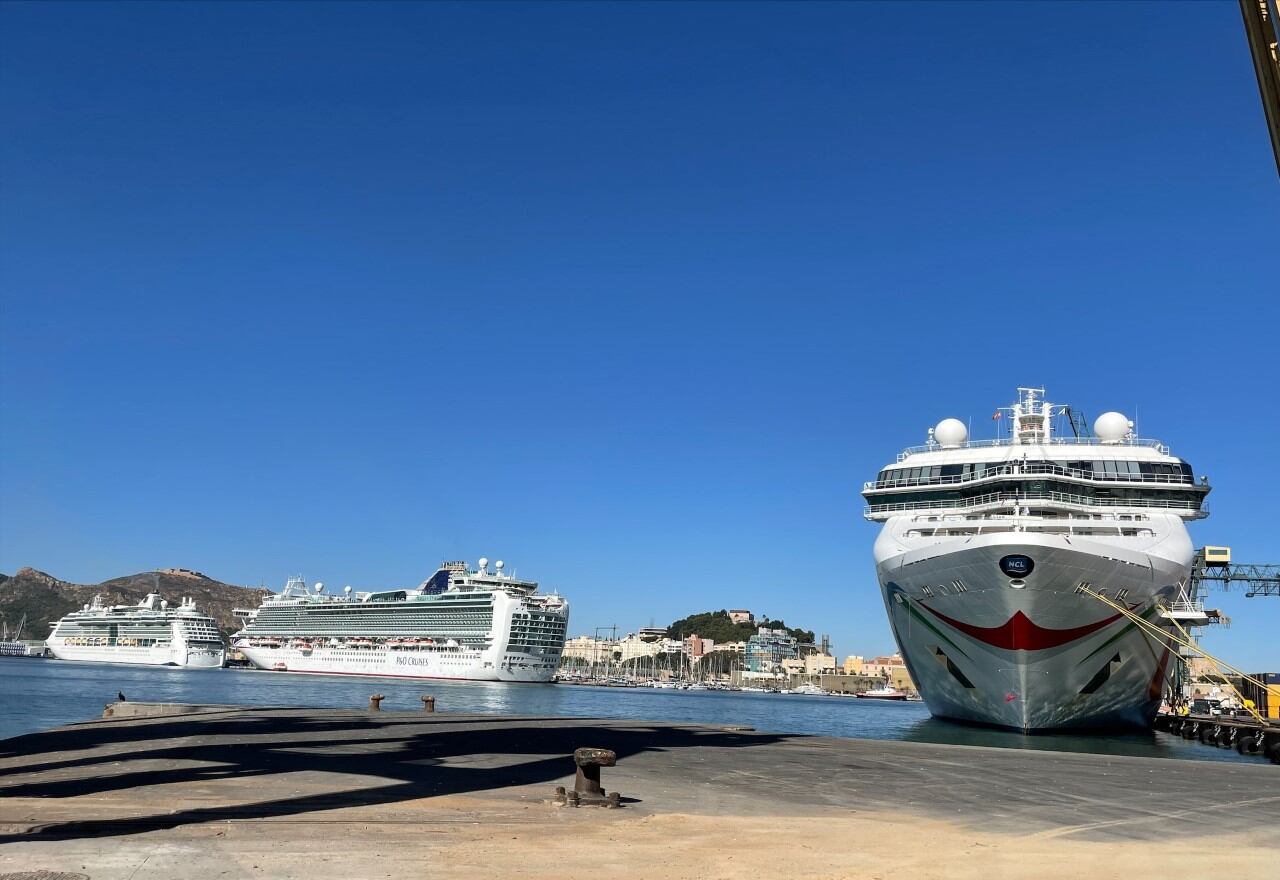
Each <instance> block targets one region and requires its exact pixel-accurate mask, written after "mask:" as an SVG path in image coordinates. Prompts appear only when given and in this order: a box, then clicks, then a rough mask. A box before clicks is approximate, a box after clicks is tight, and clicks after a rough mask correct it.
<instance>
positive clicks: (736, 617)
mask: <svg viewBox="0 0 1280 880" xmlns="http://www.w3.org/2000/svg"><path fill="white" fill-rule="evenodd" d="M729 620H731V621H733V622H734V623H755V622H756V616H755V615H754V614H752V613H751V612H750V611H747V610H746V609H745V608H735V609H733V610H732V611H730V612H729Z"/></svg>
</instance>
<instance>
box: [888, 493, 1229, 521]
mask: <svg viewBox="0 0 1280 880" xmlns="http://www.w3.org/2000/svg"><path fill="white" fill-rule="evenodd" d="M1045 502H1049V504H1048V506H1051V507H1062V508H1067V509H1076V510H1090V509H1097V508H1102V507H1114V508H1138V509H1142V510H1169V511H1177V512H1186V513H1191V514H1193V516H1192V518H1193V519H1200V518H1201V517H1204V516H1208V515H1209V512H1208V509H1207V508H1206V507H1205V506H1204V504H1203V503H1202V502H1199V501H1180V500H1174V499H1170V500H1165V499H1158V500H1157V499H1147V498H1091V497H1088V496H1086V495H1069V494H1067V493H1065V492H990V493H988V494H986V495H978V496H976V497H974V498H955V499H951V500H938V501H904V502H899V503H888V504H868V505H867V506H866V508H864V510H863V516H864V517H866V518H867V519H871V518H872V517H874V516H877V515H879V514H888V513H905V512H907V511H912V510H938V511H948V510H971V511H974V510H980V509H984V508H985V509H992V508H1001V507H1012V506H1019V507H1021V506H1025V505H1027V504H1032V505H1034V506H1043V505H1045Z"/></svg>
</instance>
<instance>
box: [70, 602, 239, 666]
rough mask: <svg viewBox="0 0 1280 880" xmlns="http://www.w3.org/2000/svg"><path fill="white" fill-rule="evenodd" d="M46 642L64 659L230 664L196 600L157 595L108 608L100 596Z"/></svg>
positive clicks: (212, 622)
mask: <svg viewBox="0 0 1280 880" xmlns="http://www.w3.org/2000/svg"><path fill="white" fill-rule="evenodd" d="M45 644H46V645H48V646H49V651H50V653H52V654H53V656H54V657H57V658H58V659H59V660H95V661H98V662H101V663H135V664H141V665H144V666H194V667H200V668H209V669H213V668H219V667H221V666H222V664H223V662H224V661H225V660H226V646H225V645H224V644H223V641H222V634H221V633H219V632H218V624H217V621H215V620H214V619H213V618H212V617H210V616H208V615H207V614H201V613H200V612H199V611H198V610H197V609H196V606H195V602H194V601H193V600H191V599H183V600H182V602H181V603H180V604H178V605H177V606H171V605H170V604H169V603H168V602H167V601H166V600H164V599H161V598H160V595H159V594H158V593H151V594H149V595H148V596H147V597H146V598H145V599H143V600H142V601H141V602H140V603H138V604H137V605H106V604H104V603H103V601H102V597H101V596H96V597H94V600H93V602H92V603H91V604H89V605H85V606H84V608H82V609H81V610H79V611H73V612H71V613H70V614H68V615H67V616H66V617H64V618H62V619H61V620H59V621H58V622H57V623H55V624H54V625H53V632H52V633H50V634H49V638H48V639H46V640H45Z"/></svg>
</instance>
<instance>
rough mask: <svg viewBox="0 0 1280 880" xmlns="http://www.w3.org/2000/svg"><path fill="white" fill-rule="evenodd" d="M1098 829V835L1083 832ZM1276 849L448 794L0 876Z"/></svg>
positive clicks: (860, 873)
mask: <svg viewBox="0 0 1280 880" xmlns="http://www.w3.org/2000/svg"><path fill="white" fill-rule="evenodd" d="M1081 830H1084V829H1083V828H1082V829H1081ZM1090 830H1096V829H1090ZM1277 858H1280V852H1277V850H1275V849H1274V848H1267V847H1266V846H1265V845H1263V844H1262V843H1261V842H1258V841H1254V840H1252V839H1251V838H1250V837H1249V836H1248V835H1240V836H1238V837H1237V838H1236V839H1234V840H1231V839H1224V838H1223V837H1221V836H1215V837H1213V838H1208V839H1204V838H1202V839H1196V838H1186V837H1182V838H1180V837H1179V836H1178V834H1177V833H1176V832H1175V831H1174V829H1172V828H1171V829H1170V839H1169V840H1168V841H1167V842H1161V843H1151V842H1140V841H1115V842H1108V841H1105V840H1102V841H1099V840H1087V841H1086V840H1079V839H1073V838H1072V830H1071V829H1058V830H1057V831H1055V832H1053V833H1043V832H1041V833H1029V834H1026V835H1018V834H990V833H983V832H975V831H974V830H972V829H969V828H964V827H961V826H960V825H958V824H953V823H950V822H945V821H939V820H936V819H922V818H920V817H918V816H914V815H908V814H893V813H883V812H881V813H850V812H847V811H845V812H840V813H831V812H828V813H823V812H817V813H815V814H814V815H810V816H787V817H758V816H752V817H743V816H706V815H687V814H647V813H642V812H639V811H635V810H626V809H623V810H619V811H605V810H600V809H587V808H583V809H578V810H572V809H563V808H554V807H551V806H547V805H543V804H531V803H526V804H523V805H513V806H512V807H508V808H506V809H495V804H494V803H493V801H492V800H489V799H473V798H467V797H450V798H444V799H441V800H439V801H437V802H436V803H435V804H434V805H433V807H432V808H431V809H429V810H426V811H423V812H422V813H421V814H419V815H417V816H415V817H414V818H412V819H407V818H406V817H405V816H404V814H403V813H401V814H400V816H399V817H397V818H396V819H395V820H392V821H370V820H369V819H368V818H367V816H366V817H365V818H363V819H360V818H354V817H343V816H341V815H340V814H335V815H333V816H329V817H326V816H324V815H323V814H315V815H313V816H312V817H310V818H307V819H296V820H280V819H272V820H250V821H239V820H234V821H217V822H208V823H203V824H199V825H188V826H183V827H180V828H175V829H171V830H162V831H143V832H140V833H134V834H125V835H122V836H116V837H104V838H90V839H83V840H60V841H41V840H39V839H38V838H33V839H30V840H18V841H11V842H10V843H8V844H6V845H4V846H3V847H0V875H3V874H4V873H7V872H17V871H36V870H45V871H67V872H74V873H80V874H84V875H86V876H88V877H89V878H91V880H154V878H176V877H208V878H225V880H237V878H280V880H286V878H287V880H294V878H297V880H353V878H354V880H375V878H384V877H385V878H396V880H402V878H410V877H415V878H416V877H433V878H434V877H459V876H477V875H480V874H484V875H493V876H496V877H504V878H505V877H520V878H556V880H564V878H579V877H581V878H587V877H598V876H613V877H641V878H654V880H677V878H681V880H683V878H698V880H716V878H726V880H727V878H735V880H736V878H742V877H750V876H757V875H759V874H761V873H769V874H776V873H781V874H784V875H785V876H792V877H804V878H859V880H861V878H868V880H869V878H877V880H896V878H903V880H906V878H912V880H931V878H947V880H953V878H955V880H968V878H974V880H993V878H1006V877H1007V878H1047V880H1052V878H1071V880H1081V878H1090V880H1107V878H1117V880H1120V878H1124V880H1132V878H1136V877H1150V876H1156V875H1158V874H1164V873H1167V874H1168V875H1169V876H1177V877H1178V878H1179V880H1195V878H1206V880H1208V878H1213V880H1218V878H1221V877H1223V876H1230V875H1231V874H1232V872H1236V871H1239V872H1242V873H1246V874H1253V875H1255V876H1256V875H1257V874H1258V872H1259V871H1266V870H1269V869H1270V868H1271V867H1273V866H1274V865H1275V863H1276V859H1277Z"/></svg>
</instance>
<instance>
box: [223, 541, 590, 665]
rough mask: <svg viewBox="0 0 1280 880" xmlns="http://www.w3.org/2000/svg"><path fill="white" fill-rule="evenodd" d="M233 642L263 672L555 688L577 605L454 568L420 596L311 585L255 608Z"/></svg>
mask: <svg viewBox="0 0 1280 880" xmlns="http://www.w3.org/2000/svg"><path fill="white" fill-rule="evenodd" d="M236 614H237V615H239V616H240V617H242V618H243V619H244V621H245V625H244V628H243V629H242V630H240V632H238V633H236V634H235V635H234V636H233V637H232V644H233V646H234V647H235V648H237V649H238V650H240V651H241V652H242V653H243V654H244V656H245V657H246V658H248V660H249V662H250V663H252V664H253V665H254V666H256V667H258V668H259V669H273V670H276V671H281V672H311V673H320V674H325V675H377V676H391V677H397V678H445V679H449V678H452V679H469V680H477V681H522V682H546V681H550V680H551V678H552V676H553V675H555V671H556V667H557V665H558V664H559V662H560V654H561V652H562V651H563V650H564V641H565V631H566V629H567V627H568V622H569V603H568V602H567V601H565V600H564V599H563V598H562V597H560V596H558V595H554V594H550V595H543V594H539V593H538V584H537V583H536V582H534V581H525V580H520V579H518V578H516V577H515V576H514V575H511V574H507V573H506V572H505V571H504V565H503V563H502V562H501V561H500V560H499V561H498V562H496V563H495V565H494V570H493V571H490V570H489V563H488V560H487V559H483V558H482V559H481V560H480V564H479V567H478V568H477V569H475V570H472V569H470V568H468V566H467V564H466V563H465V562H445V563H442V564H441V566H440V568H439V569H438V570H437V571H436V572H435V574H433V575H432V576H431V577H430V578H428V579H427V580H425V581H424V582H423V583H422V584H420V585H419V586H418V587H416V588H414V589H402V590H383V591H379V592H359V593H353V592H352V590H351V588H350V587H346V588H345V589H344V592H343V594H342V595H340V596H334V595H327V594H325V592H324V585H323V584H315V586H314V587H313V588H312V589H310V590H308V589H307V586H306V584H305V583H304V582H303V580H302V578H300V577H298V578H294V579H291V580H290V581H289V583H288V585H287V586H286V587H285V589H284V592H282V593H280V594H279V595H277V596H272V597H270V598H268V599H266V600H265V601H264V602H263V603H262V605H261V606H260V607H259V608H257V609H255V610H252V611H248V610H246V611H237V612H236Z"/></svg>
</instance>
